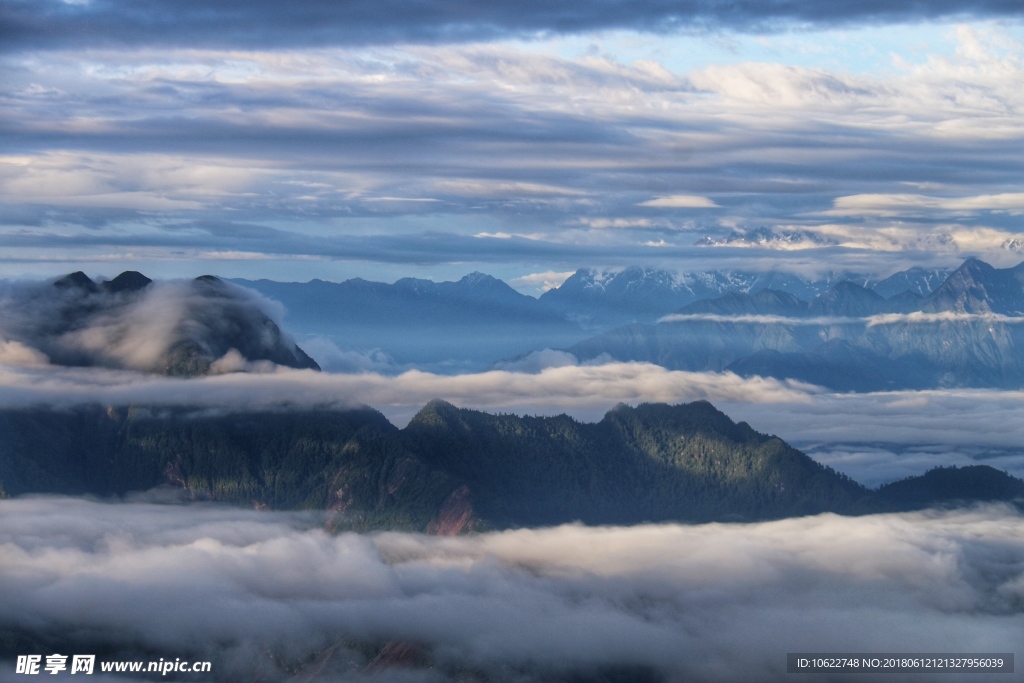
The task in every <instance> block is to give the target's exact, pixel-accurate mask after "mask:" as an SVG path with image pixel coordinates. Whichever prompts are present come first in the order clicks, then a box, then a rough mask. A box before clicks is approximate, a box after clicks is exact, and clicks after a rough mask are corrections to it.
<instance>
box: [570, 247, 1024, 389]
mask: <svg viewBox="0 0 1024 683" xmlns="http://www.w3.org/2000/svg"><path fill="white" fill-rule="evenodd" d="M902 277H903V274H901V278H902ZM1022 313H1024V264H1021V265H1018V266H1016V267H1014V268H1006V269H996V268H993V267H992V266H990V265H988V264H986V263H984V262H982V261H979V260H977V259H969V260H967V261H965V262H964V264H963V265H961V266H960V267H959V268H958V269H957V270H955V271H954V272H953V273H951V274H950V275H949V276H948V277H946V278H945V280H944V281H943V282H942V283H941V284H940V285H939V286H938V287H937V288H936V289H935V290H934V291H933V292H930V293H928V294H927V295H925V296H921V295H919V294H917V293H916V292H914V291H912V290H905V291H903V292H902V293H899V294H894V295H891V296H889V297H888V298H886V297H883V296H882V295H880V294H879V293H878V291H876V290H873V289H869V288H866V287H863V286H861V285H859V284H856V283H853V282H850V281H843V282H839V283H837V284H835V285H833V286H832V287H831V288H829V289H828V290H827V291H825V292H824V293H822V294H821V295H819V296H818V297H816V298H814V299H812V300H810V301H806V300H803V299H800V298H797V297H796V296H794V295H792V294H790V293H788V292H785V291H780V290H774V289H770V288H769V289H763V290H761V291H759V292H757V293H755V294H748V293H742V292H729V293H726V294H724V295H722V296H719V297H716V298H712V299H705V300H701V301H697V302H694V303H692V304H689V305H687V306H684V307H682V308H680V309H678V310H677V311H676V312H675V313H674V314H672V315H669V316H665V317H663V318H662V319H661V320H660V321H658V322H657V323H654V324H633V325H628V326H623V327H619V328H616V329H613V330H610V331H608V332H605V333H602V334H600V335H597V336H594V337H592V338H590V339H587V340H584V341H582V342H580V343H578V344H575V345H573V346H571V347H568V349H567V350H568V351H569V352H570V353H572V354H574V355H575V356H576V357H577V358H579V359H580V360H590V359H596V358H610V359H613V360H618V361H643V362H651V363H656V364H658V365H662V366H664V367H667V368H671V369H679V370H693V371H706V370H710V371H722V370H727V371H732V372H736V373H738V374H740V375H744V376H753V375H760V376H765V377H778V378H790V379H798V380H803V381H807V382H811V383H814V384H818V385H822V386H826V387H829V388H832V389H835V390H839V391H877V390H890V389H919V388H926V387H956V386H961V387H962V386H968V387H1005V388H1013V387H1020V386H1021V385H1022V384H1024V327H1022V326H1021V324H1020V323H1022V322H1024V320H1021V319H1020V318H1021V315H1022Z"/></svg>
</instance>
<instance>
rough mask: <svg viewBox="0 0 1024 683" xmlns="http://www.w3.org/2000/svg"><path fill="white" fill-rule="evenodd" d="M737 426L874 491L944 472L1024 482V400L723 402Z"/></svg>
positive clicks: (948, 394) (964, 394)
mask: <svg viewBox="0 0 1024 683" xmlns="http://www.w3.org/2000/svg"><path fill="white" fill-rule="evenodd" d="M716 405H718V407H719V408H720V409H722V410H723V411H725V412H726V413H727V414H728V415H729V416H730V417H732V418H733V419H734V420H745V421H747V422H749V423H750V424H751V425H752V426H754V428H755V429H758V430H760V431H770V432H772V433H774V434H777V435H778V436H780V437H781V438H783V439H785V440H786V441H787V442H789V443H790V444H792V445H793V446H795V447H796V448H799V449H800V450H802V451H804V452H806V453H808V454H810V455H812V456H813V457H815V458H816V459H818V460H819V461H821V462H824V463H826V464H828V465H831V466H832V467H835V468H836V469H838V470H840V471H841V472H844V473H846V474H848V475H850V476H851V477H853V478H854V479H855V480H857V481H861V482H864V483H865V484H869V485H876V484H881V483H886V482H889V481H893V480H896V479H901V478H903V477H906V476H911V475H918V474H921V473H922V472H924V471H926V470H928V469H931V468H932V467H937V466H949V465H965V464H988V465H991V466H993V467H996V468H999V469H1004V470H1007V471H1009V472H1010V473H1011V474H1014V475H1015V476H1018V477H1024V448H1021V444H1022V443H1024V428H1022V427H1019V425H1024V420H1022V418H1024V392H1021V391H994V390H970V389H957V390H927V391H899V392H880V393H873V394H818V395H815V396H814V399H813V400H812V401H807V402H802V403H793V404H787V405H786V406H785V407H784V408H782V407H781V406H779V405H759V404H754V403H728V402H720V403H718V404H716Z"/></svg>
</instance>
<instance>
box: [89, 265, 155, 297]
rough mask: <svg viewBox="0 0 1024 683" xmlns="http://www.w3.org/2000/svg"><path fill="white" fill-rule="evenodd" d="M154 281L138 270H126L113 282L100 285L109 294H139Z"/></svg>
mask: <svg viewBox="0 0 1024 683" xmlns="http://www.w3.org/2000/svg"><path fill="white" fill-rule="evenodd" d="M152 282H153V281H152V280H150V279H149V278H148V277H146V276H145V275H143V274H142V273H140V272H138V271H136V270H126V271H124V272H123V273H121V274H120V275H118V276H117V277H115V278H114V279H113V280H108V281H107V282H104V283H103V284H102V285H100V286H101V287H102V288H103V289H104V290H105V291H107V292H114V293H117V292H137V291H139V290H141V289H145V288H146V287H148V286H149V285H150V284H151V283H152Z"/></svg>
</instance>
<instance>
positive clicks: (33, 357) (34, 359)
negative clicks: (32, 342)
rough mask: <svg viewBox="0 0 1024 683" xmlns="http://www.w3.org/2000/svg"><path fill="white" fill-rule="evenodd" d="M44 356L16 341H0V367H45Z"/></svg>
mask: <svg viewBox="0 0 1024 683" xmlns="http://www.w3.org/2000/svg"><path fill="white" fill-rule="evenodd" d="M49 362H50V359H49V358H47V357H46V354H45V353H43V352H42V351H39V350H38V349H33V348H32V347H31V346H26V345H25V344H22V343H21V342H17V341H3V340H0V365H46V364H47V363H49Z"/></svg>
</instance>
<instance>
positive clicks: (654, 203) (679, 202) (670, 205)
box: [639, 194, 718, 209]
mask: <svg viewBox="0 0 1024 683" xmlns="http://www.w3.org/2000/svg"><path fill="white" fill-rule="evenodd" d="M639 205H640V206H651V207H654V208H657V209H715V208H718V204H716V203H714V202H713V201H711V200H710V199H708V198H707V197H700V196H698V195H692V194H672V195H668V196H665V197H657V198H655V199H648V200H647V201H646V202H640V204H639Z"/></svg>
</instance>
